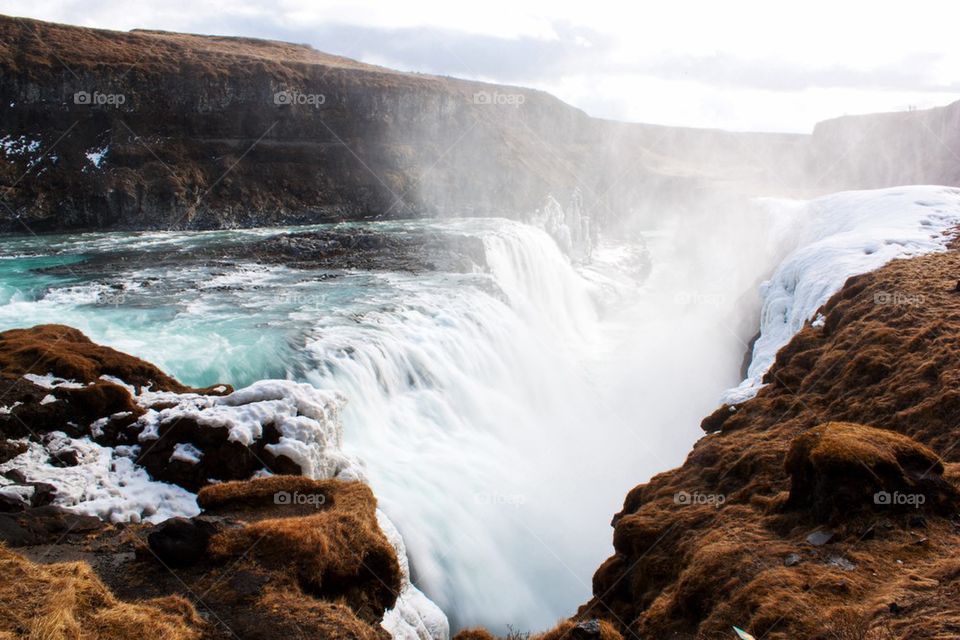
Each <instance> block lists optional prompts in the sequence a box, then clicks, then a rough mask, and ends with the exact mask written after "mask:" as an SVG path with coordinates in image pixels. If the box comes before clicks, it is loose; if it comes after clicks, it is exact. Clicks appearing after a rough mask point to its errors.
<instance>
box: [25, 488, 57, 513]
mask: <svg viewBox="0 0 960 640" xmlns="http://www.w3.org/2000/svg"><path fill="white" fill-rule="evenodd" d="M30 484H31V485H32V486H33V496H31V497H30V506H31V507H45V506H47V505H48V504H50V503H51V502H53V499H54V498H55V497H56V495H57V488H56V487H55V486H53V485H52V484H48V483H46V482H31V483H30Z"/></svg>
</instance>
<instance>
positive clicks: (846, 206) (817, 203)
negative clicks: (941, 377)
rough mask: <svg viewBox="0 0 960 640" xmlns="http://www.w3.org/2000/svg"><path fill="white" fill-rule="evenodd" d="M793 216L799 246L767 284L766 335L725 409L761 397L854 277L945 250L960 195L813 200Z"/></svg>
mask: <svg viewBox="0 0 960 640" xmlns="http://www.w3.org/2000/svg"><path fill="white" fill-rule="evenodd" d="M776 205H777V203H776V202H771V206H776ZM790 206H796V204H794V203H791V204H790ZM795 215H796V216H797V222H796V226H797V229H798V231H797V248H796V249H794V250H793V252H791V253H790V254H789V255H788V256H787V257H786V258H785V259H784V260H783V262H781V263H780V266H779V267H777V269H776V270H775V271H774V273H773V275H772V277H771V278H770V279H769V280H767V281H766V282H764V283H763V284H762V285H761V289H760V294H761V298H762V308H761V313H760V336H759V338H758V339H757V341H756V343H755V344H754V347H753V357H752V359H751V361H750V367H749V369H748V370H747V377H746V379H744V380H743V382H741V383H740V385H739V386H737V387H734V388H732V389H728V390H727V391H726V392H725V393H724V394H723V396H722V401H723V402H724V403H727V404H739V403H741V402H745V401H747V400H749V399H750V398H752V397H754V396H755V395H756V394H757V392H758V391H759V390H760V388H761V387H762V386H763V376H764V375H765V374H766V372H767V371H768V370H769V369H770V366H771V365H772V364H773V362H774V359H775V358H776V355H777V352H778V351H779V350H780V348H781V347H783V346H784V345H785V344H787V342H789V341H790V339H791V338H792V337H793V336H794V335H795V334H796V333H797V332H798V331H800V329H802V328H803V327H804V325H805V324H806V323H807V322H810V321H813V322H814V326H817V321H816V318H815V315H816V313H817V310H818V309H819V308H820V307H821V306H822V305H823V304H824V303H826V302H827V300H829V299H830V297H831V296H832V295H833V294H835V293H836V292H837V291H839V290H840V288H841V287H843V284H844V283H845V282H846V281H847V279H848V278H850V277H851V276H855V275H858V274H861V273H866V272H868V271H873V270H875V269H878V268H879V267H882V266H883V265H885V264H887V263H888V262H890V261H891V260H895V259H897V258H909V257H912V256H917V255H921V254H925V253H933V252H937V251H944V250H946V246H947V243H948V242H949V240H950V236H949V235H948V234H947V232H948V231H950V230H951V229H952V228H953V227H955V226H956V225H958V224H960V189H955V188H951V187H940V186H910V187H896V188H891V189H877V190H871V191H845V192H841V193H835V194H831V195H828V196H824V197H821V198H817V199H815V200H811V201H809V202H807V203H806V204H805V205H803V206H801V207H800V208H799V211H798V212H797V213H795ZM890 295H891V296H895V295H896V292H890ZM882 302H883V301H882V300H878V303H882Z"/></svg>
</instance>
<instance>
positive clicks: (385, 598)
mask: <svg viewBox="0 0 960 640" xmlns="http://www.w3.org/2000/svg"><path fill="white" fill-rule="evenodd" d="M279 491H285V492H288V493H290V494H292V493H294V492H298V493H299V494H301V495H308V494H309V495H314V496H323V505H322V506H321V507H320V508H313V507H309V506H307V507H305V506H303V505H300V506H297V505H291V506H289V507H286V506H279V507H278V506H276V505H274V499H273V496H274V494H276V493H277V492H279ZM198 501H199V503H200V504H201V506H202V507H204V509H205V511H206V512H207V513H210V514H221V513H230V514H233V515H237V514H239V517H242V518H244V519H247V520H248V524H247V526H245V527H242V528H237V529H227V530H225V531H223V532H221V533H219V534H217V535H215V536H214V537H213V538H212V539H211V541H210V547H209V552H210V554H211V555H212V556H213V558H214V559H216V560H220V561H228V560H231V559H236V558H241V557H244V558H249V559H251V560H253V561H256V562H257V563H258V564H260V565H261V566H264V567H269V568H270V569H271V571H275V572H279V573H281V574H285V575H287V576H289V577H290V578H291V579H293V580H295V581H296V583H297V584H299V585H300V587H301V588H302V589H303V590H304V591H305V592H306V593H309V594H311V595H314V596H315V597H320V598H323V599H327V600H334V599H339V600H342V601H344V602H346V603H348V604H349V605H350V607H351V608H352V609H353V610H354V611H357V612H361V617H363V616H364V615H367V616H372V617H373V618H374V619H377V620H379V618H380V617H381V616H382V613H383V611H384V610H385V609H388V608H390V607H392V606H393V604H394V603H395V601H396V598H397V594H398V593H399V591H400V588H401V575H400V565H399V563H398V561H397V557H396V553H395V552H394V550H393V547H392V546H391V545H390V543H389V542H388V541H387V539H386V538H385V537H384V535H383V533H382V532H381V531H380V527H379V525H378V523H377V517H376V499H375V498H374V496H373V492H372V491H371V490H370V488H369V487H368V486H367V485H365V484H362V483H359V482H342V481H339V480H322V481H321V480H310V479H307V478H302V477H296V476H276V477H271V478H263V479H258V480H253V481H248V482H229V483H223V484H218V485H213V486H210V487H206V488H204V489H203V490H201V492H200V494H199V497H198ZM258 505H259V506H262V507H267V506H268V505H269V507H272V508H271V509H268V510H267V511H266V513H267V514H269V515H268V516H267V517H262V516H258V515H257V514H256V513H255V512H256V510H257V507H258ZM278 516H285V517H278ZM290 516H294V517H290ZM261 518H262V519H261Z"/></svg>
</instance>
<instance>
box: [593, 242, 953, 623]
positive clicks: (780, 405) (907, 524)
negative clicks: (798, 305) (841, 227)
mask: <svg viewBox="0 0 960 640" xmlns="http://www.w3.org/2000/svg"><path fill="white" fill-rule="evenodd" d="M957 273H960V252H958V250H957V248H956V247H953V248H951V250H950V251H948V252H947V253H942V254H933V255H928V256H923V257H917V258H912V259H909V260H897V261H894V262H891V263H890V264H888V265H887V266H885V267H883V268H881V269H879V270H877V271H875V272H872V273H868V274H865V275H861V276H855V277H853V278H850V279H849V280H848V281H847V283H846V285H845V286H844V287H843V289H841V290H840V291H839V292H838V293H837V294H836V295H834V296H833V297H832V298H831V299H830V301H829V302H828V303H827V304H826V305H824V306H823V307H822V309H821V312H822V314H823V316H824V320H823V321H822V322H820V323H817V326H811V325H808V326H806V328H804V329H802V330H801V331H800V333H799V334H797V335H796V336H795V337H794V339H793V340H792V341H791V342H790V343H789V344H787V345H786V346H785V347H784V348H783V349H781V350H780V352H779V353H778V355H777V358H776V362H775V364H774V365H773V367H772V368H771V369H770V371H769V372H768V373H767V375H766V378H765V380H764V381H765V382H767V383H768V384H767V386H765V387H764V388H763V389H761V391H760V392H759V393H758V395H757V396H756V397H755V398H754V399H752V400H749V401H747V402H745V403H743V404H740V405H738V406H737V407H736V411H730V410H729V407H723V408H721V410H719V411H718V412H717V413H716V414H715V415H714V416H712V417H711V418H710V419H709V420H708V421H707V424H706V425H705V428H706V429H707V430H708V431H710V432H711V433H710V435H707V436H706V437H704V438H703V439H702V440H701V441H700V442H698V443H697V444H696V446H695V447H694V450H693V451H692V452H691V454H690V455H689V457H688V459H687V460H686V462H685V463H684V464H683V466H681V467H680V468H678V469H675V470H673V471H669V472H667V473H663V474H660V475H658V476H656V477H654V478H653V479H652V480H651V481H650V482H649V483H647V484H644V485H640V486H638V487H636V488H634V489H633V490H632V491H631V492H630V493H629V494H628V495H627V497H626V499H625V501H624V506H623V510H622V511H621V512H620V513H618V514H617V515H616V516H615V517H614V520H613V525H614V534H613V544H614V550H615V553H614V555H613V556H611V557H610V558H609V559H608V560H607V561H606V562H604V563H603V565H602V566H601V567H600V568H599V569H598V570H597V572H596V574H595V575H594V579H593V592H594V597H593V599H592V600H591V601H590V602H589V603H587V604H586V605H584V606H583V607H582V608H581V609H580V611H579V612H578V614H577V615H576V616H575V617H574V621H587V620H591V619H593V618H600V619H602V620H606V621H607V622H609V623H610V624H611V625H613V626H614V627H616V628H617V629H618V630H619V631H620V632H621V633H622V634H623V636H624V637H640V638H645V637H661V636H663V637H678V638H700V637H705V638H709V637H731V634H730V629H731V627H732V626H737V627H740V628H743V629H746V630H748V631H749V632H750V633H752V634H753V635H754V636H755V637H758V638H760V637H762V638H768V639H771V640H775V639H781V640H787V639H788V638H790V639H792V638H823V639H826V638H837V637H843V638H847V637H849V638H853V637H856V638H906V637H909V638H949V637H955V636H956V629H957V628H960V613H958V609H957V607H956V597H957V594H958V589H960V580H958V577H960V561H958V560H957V557H958V549H960V529H958V526H957V521H958V520H957V518H958V515H960V501H958V493H957V489H958V486H960V457H958V456H960V453H958V450H957V447H956V446H955V445H956V442H957V438H958V437H960V433H958V432H957V424H960V402H958V392H957V384H958V380H957V376H958V373H957V368H956V362H957V361H958V358H960V344H958V341H957V339H956V337H957V336H958V335H960V314H958V313H957V310H958V309H960V298H958V297H957V294H956V293H955V291H954V289H955V284H956V274H957ZM885 292H895V295H896V296H898V298H897V299H898V300H908V301H909V302H908V303H906V304H901V303H899V302H893V303H891V302H890V301H889V299H888V298H887V297H885V296H886V295H889V294H888V293H885ZM917 301H920V302H919V303H918V302H917Z"/></svg>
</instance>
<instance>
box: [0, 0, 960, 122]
mask: <svg viewBox="0 0 960 640" xmlns="http://www.w3.org/2000/svg"><path fill="white" fill-rule="evenodd" d="M0 13H5V14H10V15H18V16H29V17H33V18H39V19H43V20H53V21H57V22H66V23H70V24H79V25H84V26H90V27H101V28H109V29H123V30H126V29H132V28H137V27H141V28H151V29H168V30H175V31H188V32H194V33H212V34H220V35H243V36H255V37H264V38H272V39H280V40H288V41H293V42H300V43H309V44H311V45H313V46H314V47H316V48H317V49H320V50H322V51H327V52H330V53H336V54H340V55H345V56H349V57H352V58H357V59H360V60H363V61H366V62H372V63H376V64H382V65H385V66H389V67H393V68H396V69H402V70H407V71H422V72H427V73H437V74H443V75H453V76H459V77H465V78H472V79H477V80H490V81H495V82H502V83H509V84H520V85H525V86H532V87H537V88H541V89H545V90H547V91H550V92H551V93H553V94H555V95H557V96H559V97H560V98H562V99H563V100H565V101H567V102H569V103H571V104H573V105H575V106H577V107H580V108H581V109H583V110H585V111H586V112H587V113H589V114H591V115H594V116H599V117H606V118H615V119H621V120H632V121H639V122H653V123H659V124H671V125H689V126H702V127H719V128H726V129H740V130H763V131H799V132H808V131H810V130H811V129H812V127H813V125H814V123H816V122H817V121H819V120H823V119H825V118H829V117H833V116H838V115H843V114H845V113H867V112H872V111H892V110H901V109H907V108H909V107H911V106H913V107H919V108H924V107H930V106H936V105H942V104H947V103H949V102H952V101H954V100H957V99H960V35H958V33H960V32H958V27H957V24H958V21H957V18H958V17H960V10H958V9H957V8H955V7H954V4H953V3H951V2H928V1H924V0H911V1H910V2H902V1H901V2H884V1H882V0H881V1H873V2H857V1H845V0H830V1H826V2H824V1H820V0H813V1H810V0H808V1H807V2H790V3H787V2H776V1H770V0H767V1H765V2H759V1H758V2H748V1H737V0H704V1H696V2H694V1H689V2H683V1H676V0H674V1H670V0H658V1H657V2H643V1H641V0H633V1H632V2H631V1H630V0H617V1H614V0H610V1H607V0H586V1H585V0H576V1H567V0H508V1H501V0H481V1H480V2H462V1H457V0H354V1H352V2H335V1H327V0H272V1H271V0H259V1H256V0H233V1H229V2H228V1H225V0H162V1H157V0H154V1H152V2H134V1H131V0H43V1H42V2H34V3H27V2H24V0H0Z"/></svg>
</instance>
